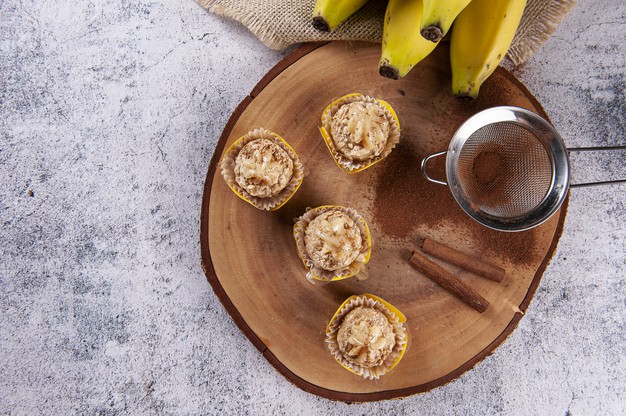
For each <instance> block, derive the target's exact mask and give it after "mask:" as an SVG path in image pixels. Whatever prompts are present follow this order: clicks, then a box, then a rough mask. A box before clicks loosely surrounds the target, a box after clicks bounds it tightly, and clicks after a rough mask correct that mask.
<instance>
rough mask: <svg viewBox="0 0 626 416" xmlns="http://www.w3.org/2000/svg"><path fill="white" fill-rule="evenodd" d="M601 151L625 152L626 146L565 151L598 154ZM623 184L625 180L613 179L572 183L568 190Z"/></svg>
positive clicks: (571, 148)
mask: <svg viewBox="0 0 626 416" xmlns="http://www.w3.org/2000/svg"><path fill="white" fill-rule="evenodd" d="M602 150H626V146H603V147H569V148H568V149H567V151H568V152H599V151H602ZM624 182H626V179H614V180H612V181H601V182H584V183H572V184H570V186H569V187H570V188H584V187H586V186H596V185H610V184H613V183H624Z"/></svg>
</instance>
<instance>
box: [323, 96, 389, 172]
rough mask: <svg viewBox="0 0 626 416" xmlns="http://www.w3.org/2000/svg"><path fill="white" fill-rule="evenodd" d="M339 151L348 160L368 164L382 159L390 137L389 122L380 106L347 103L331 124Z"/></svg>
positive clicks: (334, 116)
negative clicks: (367, 162) (368, 161)
mask: <svg viewBox="0 0 626 416" xmlns="http://www.w3.org/2000/svg"><path fill="white" fill-rule="evenodd" d="M330 129H331V137H332V140H333V142H334V143H335V146H336V147H337V151H338V152H339V153H341V154H342V155H344V156H345V157H347V158H349V159H352V160H357V161H360V162H362V161H366V160H371V159H372V158H374V157H376V156H379V155H380V154H381V153H382V152H383V150H384V149H385V145H386V144H387V139H388V137H389V120H387V118H386V117H385V112H384V108H382V107H381V106H380V105H379V104H377V103H366V102H358V101H357V102H352V103H347V104H343V105H342V106H341V107H339V110H337V112H336V113H335V114H334V115H333V118H332V121H331V123H330Z"/></svg>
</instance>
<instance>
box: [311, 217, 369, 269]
mask: <svg viewBox="0 0 626 416" xmlns="http://www.w3.org/2000/svg"><path fill="white" fill-rule="evenodd" d="M304 244H305V247H306V251H307V253H308V255H309V256H310V257H311V260H313V263H315V265H316V266H318V267H320V268H322V269H325V270H331V271H332V270H337V269H341V268H343V267H346V266H348V265H350V264H351V263H352V262H353V261H354V260H355V259H356V258H357V256H358V255H359V253H360V251H361V244H362V239H361V232H360V230H359V228H358V227H357V225H356V224H355V223H354V221H353V220H352V219H351V218H350V217H349V216H348V215H347V214H346V213H344V212H341V211H339V210H330V211H327V212H325V213H323V214H321V215H319V216H317V217H315V218H314V219H313V220H312V221H311V222H310V223H309V225H308V227H307V228H306V230H305V231H304Z"/></svg>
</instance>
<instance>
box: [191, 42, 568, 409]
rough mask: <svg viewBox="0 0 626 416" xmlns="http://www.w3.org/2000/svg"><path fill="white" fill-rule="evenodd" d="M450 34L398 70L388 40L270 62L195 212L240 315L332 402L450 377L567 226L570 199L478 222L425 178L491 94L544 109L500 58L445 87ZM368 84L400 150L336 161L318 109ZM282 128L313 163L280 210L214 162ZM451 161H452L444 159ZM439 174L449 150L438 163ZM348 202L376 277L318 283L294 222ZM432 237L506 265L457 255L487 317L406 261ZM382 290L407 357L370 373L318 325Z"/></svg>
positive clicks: (393, 393)
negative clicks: (508, 223) (342, 358)
mask: <svg viewBox="0 0 626 416" xmlns="http://www.w3.org/2000/svg"><path fill="white" fill-rule="evenodd" d="M448 52H449V51H448V48H447V45H440V46H439V47H438V48H437V49H436V50H435V52H434V53H433V54H432V55H431V56H430V57H428V58H427V59H426V60H424V61H423V62H421V63H420V64H419V65H418V66H416V67H415V68H414V69H413V70H412V71H411V73H410V74H409V75H408V76H407V77H405V78H404V79H401V80H397V81H394V80H389V79H386V78H383V77H381V76H379V75H378V73H377V68H378V59H379V54H380V45H374V44H367V43H345V42H333V43H327V44H307V45H305V46H303V47H301V48H300V49H297V50H296V51H294V52H293V53H292V54H291V55H289V56H288V57H286V58H285V59H284V60H283V61H282V62H281V63H279V64H278V65H277V66H276V67H274V68H273V69H272V70H271V71H270V72H269V73H268V74H267V75H266V76H265V77H264V78H263V79H262V80H261V82H260V83H259V84H258V85H257V86H256V87H255V88H254V90H253V91H252V93H251V94H250V96H248V97H246V98H245V99H244V100H243V102H242V103H241V104H240V105H239V107H238V108H237V109H236V110H235V112H234V114H233V115H232V117H231V119H230V121H229V122H228V124H227V125H226V127H225V129H224V131H223V134H222V136H221V138H220V140H219V142H218V144H217V147H216V150H215V154H214V156H213V158H212V160H211V164H210V166H209V170H208V174H207V178H206V184H205V189H204V197H203V203H202V213H201V249H202V263H203V268H204V270H205V273H206V275H207V278H208V280H209V282H210V284H211V286H212V287H213V290H214V291H215V293H216V294H217V296H218V298H219V299H220V301H221V302H222V303H223V305H224V306H225V308H226V310H227V311H228V313H229V314H230V315H231V316H232V318H233V319H234V321H235V322H236V324H237V325H238V326H239V328H240V329H241V330H242V331H243V333H244V334H245V335H246V336H247V337H248V338H249V339H250V341H251V342H252V343H253V344H254V345H255V346H256V347H257V348H258V349H259V351H261V352H262V354H263V355H264V356H265V357H266V358H267V359H268V361H269V362H270V363H271V364H272V365H273V366H274V367H275V368H276V369H277V370H278V371H279V372H280V373H282V374H283V375H284V376H285V377H287V378H288V379H289V380H290V381H291V382H293V383H294V384H295V385H297V386H298V387H300V388H302V389H304V390H306V391H308V392H311V393H314V394H317V395H320V396H323V397H326V398H330V399H335V400H342V401H347V402H361V401H373V400H382V399H389V398H395V397H402V396H407V395H411V394H415V393H419V392H425V391H428V390H430V389H432V388H434V387H437V386H441V385H443V384H445V383H448V382H450V381H451V380H453V379H455V378H456V377H458V376H460V375H461V374H462V373H464V372H465V371H467V370H469V369H471V368H472V367H474V366H475V365H476V364H477V363H478V362H479V361H480V360H482V359H483V358H485V357H486V356H487V355H489V354H490V353H492V352H493V351H494V349H495V348H496V347H497V346H498V345H500V344H501V343H502V342H503V341H504V340H505V339H506V337H507V336H508V335H509V334H510V333H511V332H512V331H513V329H514V328H515V327H516V326H517V323H518V322H519V320H520V319H521V317H522V315H523V314H524V311H526V309H527V307H528V305H529V303H530V301H531V299H532V297H533V295H534V292H535V290H536V288H537V286H538V284H539V281H540V279H541V275H542V274H543V272H544V270H545V268H546V266H547V264H548V262H549V260H550V259H551V257H552V255H553V253H554V251H555V249H556V244H557V241H558V239H559V237H560V235H561V232H562V226H563V222H564V219H565V211H566V208H565V207H566V204H567V201H566V204H565V205H563V207H562V208H561V210H560V211H559V212H558V213H557V214H556V215H554V216H553V217H552V218H551V219H550V220H548V221H547V222H546V223H544V224H542V225H541V226H539V227H537V228H534V229H532V230H530V231H525V232H518V233H504V232H498V231H493V230H490V229H487V228H486V227H483V226H481V225H480V224H478V223H476V222H474V221H473V220H472V219H470V218H469V217H468V216H467V215H465V214H464V213H463V211H462V210H461V209H460V208H459V207H458V206H457V204H456V203H455V201H454V199H453V197H452V196H451V194H450V191H449V189H448V188H447V187H445V186H442V185H437V184H432V183H429V182H427V181H426V180H425V179H423V177H422V174H421V172H420V166H419V165H420V161H421V159H422V158H423V157H424V156H426V155H428V154H431V153H434V152H437V151H441V150H445V149H447V147H448V144H449V141H450V139H451V137H452V135H453V134H454V132H455V130H456V129H457V128H458V127H459V125H460V124H461V123H462V122H463V121H464V120H466V119H467V118H468V117H470V116H471V115H473V114H475V113H477V112H478V111H481V110H483V109H485V108H489V107H493V106H497V105H514V106H519V107H524V108H527V109H530V110H532V111H535V112H537V113H538V114H540V115H542V116H543V117H546V118H547V116H546V114H545V112H544V111H543V109H542V108H541V106H540V105H539V103H538V102H537V100H536V99H534V98H533V97H532V95H531V94H530V93H529V92H528V90H527V89H526V88H525V87H524V86H523V85H522V84H521V83H520V82H519V81H517V80H516V79H515V78H514V77H513V76H512V75H511V74H510V73H508V72H507V71H506V70H504V69H502V68H499V69H498V70H497V71H496V72H495V73H494V74H493V75H492V77H491V78H490V79H489V80H488V81H487V82H486V83H485V84H484V85H483V86H482V88H481V92H480V97H479V98H478V99H477V100H474V101H468V100H460V99H455V98H454V97H453V96H452V94H451V92H450V91H451V87H450V69H449V66H450V64H449V59H448ZM353 92H360V93H363V94H366V95H371V96H374V97H377V98H381V99H384V100H386V101H388V102H389V103H390V104H391V105H392V106H393V108H394V109H395V110H396V112H397V113H398V116H399V119H400V124H401V129H402V139H401V143H400V145H399V146H397V147H396V148H395V149H394V150H393V152H392V153H391V155H390V156H389V157H388V158H386V159H385V160H383V161H381V162H380V163H378V164H376V165H374V166H373V167H371V168H369V169H367V170H365V171H363V172H359V173H356V174H352V175H349V174H346V173H344V172H342V171H340V170H339V169H338V167H337V166H336V164H335V162H334V161H333V159H332V158H331V155H330V153H329V151H328V149H327V148H326V146H325V144H324V142H323V140H322V137H321V136H320V133H319V131H318V126H319V125H320V116H321V113H322V111H323V110H324V108H325V107H326V106H327V105H328V104H329V103H330V102H332V101H333V100H334V99H336V98H338V97H340V96H343V95H345V94H348V93H353ZM261 126H262V127H265V128H267V129H269V130H272V131H274V132H275V133H277V134H279V135H281V136H282V137H283V138H284V139H285V140H287V142H289V143H290V144H291V146H292V147H293V148H294V149H295V151H296V152H297V153H298V154H299V156H300V157H301V158H302V159H303V162H304V164H305V168H306V176H305V178H304V182H303V184H302V186H301V187H300V189H299V190H298V192H297V193H296V194H295V196H294V197H293V198H292V199H291V200H290V201H289V202H288V203H287V204H286V205H284V206H283V207H282V208H280V209H279V210H277V211H275V212H266V211H260V210H258V209H256V208H254V207H253V206H252V205H250V204H248V203H246V202H244V201H242V200H241V199H240V198H239V197H237V196H236V195H235V194H234V193H233V192H232V191H231V190H230V188H229V187H228V186H227V185H226V183H225V181H224V179H223V178H222V176H221V174H220V169H219V167H218V165H219V163H220V161H221V159H222V157H223V153H224V151H225V149H227V148H228V147H229V146H230V145H231V144H232V143H233V142H234V141H235V140H236V139H238V138H239V137H241V136H243V135H244V134H245V133H247V132H248V131H250V130H253V129H255V128H257V127H261ZM440 159H443V158H440ZM432 164H433V165H432V172H431V175H432V176H437V175H439V178H441V179H445V178H443V175H444V168H443V167H444V161H443V160H441V161H438V162H437V161H436V159H433V162H432ZM327 204H336V205H344V206H351V207H353V208H355V209H356V210H357V211H358V212H359V213H360V214H361V215H362V216H363V217H364V218H365V219H366V221H367V222H368V224H369V226H370V229H371V232H372V237H373V250H372V257H371V260H370V262H369V264H368V272H369V278H368V279H367V280H363V281H357V280H355V279H346V280H343V281H340V282H333V283H330V284H328V285H312V284H310V283H309V282H308V281H307V280H305V274H306V270H305V269H304V266H303V264H302V262H301V260H300V258H299V257H298V254H297V252H296V245H295V242H294V239H293V237H292V228H293V224H294V221H293V220H294V218H296V217H298V216H300V215H301V214H303V213H304V212H305V210H306V208H307V207H317V206H320V205H327ZM424 237H429V238H432V239H434V240H436V241H439V242H443V243H445V244H447V245H449V246H452V247H456V248H457V249H459V250H460V251H463V252H465V253H469V254H473V255H476V256H480V257H481V258H483V259H486V260H488V261H489V262H492V263H495V264H496V265H498V266H500V267H502V268H504V269H505V270H506V277H505V278H504V280H503V281H502V282H501V283H497V282H494V281H491V280H488V279H485V278H481V277H479V276H476V275H474V274H472V273H470V272H467V271H464V270H461V269H459V268H456V267H454V266H451V265H449V264H446V263H443V262H439V263H440V265H442V266H443V267H445V268H447V269H448V270H449V271H451V272H452V273H454V274H455V275H456V276H457V277H458V278H459V279H461V280H462V281H464V282H465V283H466V284H468V285H469V286H470V287H472V288H473V289H474V290H476V291H477V292H478V293H479V294H481V295H482V296H483V297H485V298H486V299H487V300H488V301H489V303H490V306H489V308H488V309H487V311H486V312H485V313H482V314H481V313H478V312H476V311H475V310H474V309H472V308H470V307H468V306H467V305H466V304H464V303H463V302H461V301H460V300H459V299H457V298H455V297H453V296H452V295H451V294H450V293H448V292H447V291H446V290H444V289H443V288H441V287H440V286H438V285H437V284H436V283H434V282H433V281H432V280H430V279H429V278H428V277H426V276H424V275H422V274H420V273H419V272H418V271H416V270H415V269H413V268H411V267H410V265H409V263H408V261H407V259H408V257H409V254H410V252H411V250H413V249H415V248H416V247H417V243H418V241H419V239H420V238H424ZM362 293H371V294H374V295H377V296H379V297H382V298H383V299H385V300H386V301H388V302H390V303H391V304H392V305H394V306H395V307H397V308H398V309H399V310H400V311H402V312H403V313H404V315H405V316H406V318H407V321H406V327H407V329H408V332H409V345H408V349H407V352H406V354H405V355H404V358H403V359H402V361H401V362H400V363H399V364H398V366H397V367H396V368H394V369H393V370H392V371H391V372H389V373H388V374H386V375H384V376H383V377H381V378H380V379H378V380H366V379H362V378H360V377H358V376H356V375H354V374H352V373H350V372H348V371H346V370H345V369H344V368H342V367H341V366H340V365H339V364H338V363H337V362H336V361H335V360H334V358H333V357H332V356H331V355H330V353H329V351H328V348H327V346H326V344H325V342H324V331H325V329H326V326H327V324H328V322H329V320H330V319H331V317H332V316H333V314H334V313H335V311H336V309H337V308H338V307H339V305H340V304H341V303H342V302H343V301H344V300H345V299H346V298H348V297H349V296H351V295H354V294H362Z"/></svg>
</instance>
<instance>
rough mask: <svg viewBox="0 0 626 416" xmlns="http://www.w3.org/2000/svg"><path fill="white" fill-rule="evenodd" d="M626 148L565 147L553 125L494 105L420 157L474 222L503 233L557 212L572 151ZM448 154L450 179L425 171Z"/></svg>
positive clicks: (566, 186)
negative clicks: (445, 143)
mask: <svg viewBox="0 0 626 416" xmlns="http://www.w3.org/2000/svg"><path fill="white" fill-rule="evenodd" d="M624 148H626V146H614V147H588V148H578V149H567V148H566V147H565V144H564V142H563V139H561V136H559V134H558V133H557V131H556V130H555V129H554V127H552V125H551V124H550V123H549V122H548V121H546V120H545V119H543V118H542V117H540V116H538V115H537V114H535V113H533V112H530V111H528V110H525V109H523V108H518V107H493V108H490V109H487V110H484V111H481V112H480V113H477V114H476V115H474V116H472V117H470V118H469V119H468V120H467V121H465V122H464V123H463V124H462V125H461V127H459V128H458V130H457V131H456V133H455V134H454V136H453V137H452V140H451V141H450V145H449V147H448V150H447V151H443V152H438V153H434V154H432V155H429V156H427V157H425V158H424V159H423V160H422V165H421V167H422V173H423V174H424V177H426V179H427V180H429V181H430V182H433V183H437V184H441V185H448V187H449V188H450V191H451V192H452V195H453V196H454V199H456V201H457V203H458V204H459V206H460V207H461V208H462V209H463V210H464V211H465V212H466V213H467V214H468V215H469V216H470V217H472V218H473V219H474V220H476V221H478V222H479V223H481V224H483V225H485V226H487V227H489V228H493V229H495V230H500V231H523V230H528V229H530V228H533V227H536V226H537V225H539V224H541V223H543V222H544V221H546V220H547V219H548V218H550V216H552V214H554V213H555V212H556V211H557V210H558V209H559V207H560V206H561V204H562V203H563V201H564V200H565V197H566V196H567V192H568V189H569V187H570V186H571V187H577V186H590V185H600V184H606V183H615V182H626V180H615V181H605V182H591V183H581V184H571V185H570V163H569V157H568V151H569V152H571V151H583V150H608V149H624ZM442 155H446V178H447V182H444V181H441V180H437V179H433V178H432V177H430V176H429V175H428V173H427V172H426V168H427V164H428V161H429V160H430V159H432V158H434V157H438V156H442Z"/></svg>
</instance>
